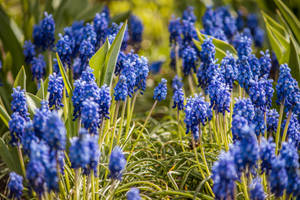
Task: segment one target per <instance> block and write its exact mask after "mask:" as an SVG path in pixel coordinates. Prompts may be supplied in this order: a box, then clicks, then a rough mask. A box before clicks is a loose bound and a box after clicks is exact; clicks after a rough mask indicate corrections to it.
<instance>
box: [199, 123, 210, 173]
mask: <svg viewBox="0 0 300 200" xmlns="http://www.w3.org/2000/svg"><path fill="white" fill-rule="evenodd" d="M199 131H200V132H201V124H199ZM202 135H203V134H200V137H199V144H200V145H199V146H200V151H201V156H202V160H203V162H204V165H205V169H206V172H207V174H208V176H210V171H209V168H208V165H207V162H206V158H205V153H204V146H203V144H202Z"/></svg>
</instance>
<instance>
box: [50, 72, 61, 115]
mask: <svg viewBox="0 0 300 200" xmlns="http://www.w3.org/2000/svg"><path fill="white" fill-rule="evenodd" d="M47 90H48V92H49V107H50V108H54V109H56V110H59V109H60V108H61V107H63V106H64V104H63V103H62V97H63V90H64V82H63V78H62V77H61V76H60V75H58V74H56V73H53V74H51V75H50V76H49V82H48V89H47Z"/></svg>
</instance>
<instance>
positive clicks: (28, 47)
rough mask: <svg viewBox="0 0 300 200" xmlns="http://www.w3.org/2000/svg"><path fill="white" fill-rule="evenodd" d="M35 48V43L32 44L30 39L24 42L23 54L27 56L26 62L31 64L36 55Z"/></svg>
mask: <svg viewBox="0 0 300 200" xmlns="http://www.w3.org/2000/svg"><path fill="white" fill-rule="evenodd" d="M34 48H35V47H34V44H32V43H31V41H30V40H26V41H25V42H24V46H23V54H24V56H25V62H26V63H27V64H30V63H31V61H32V59H33V58H34V56H35V49H34Z"/></svg>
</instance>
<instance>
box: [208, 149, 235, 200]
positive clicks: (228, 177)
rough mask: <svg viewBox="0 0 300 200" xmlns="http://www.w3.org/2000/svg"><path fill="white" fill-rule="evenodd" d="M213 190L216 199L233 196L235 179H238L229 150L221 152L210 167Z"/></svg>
mask: <svg viewBox="0 0 300 200" xmlns="http://www.w3.org/2000/svg"><path fill="white" fill-rule="evenodd" d="M212 179H213V182H214V185H213V191H214V194H215V197H216V199H226V198H233V197H234V189H235V181H236V180H238V176H237V171H236V168H235V165H234V161H233V157H232V155H231V153H230V152H221V155H220V158H219V160H217V161H216V162H215V163H214V165H213V167H212Z"/></svg>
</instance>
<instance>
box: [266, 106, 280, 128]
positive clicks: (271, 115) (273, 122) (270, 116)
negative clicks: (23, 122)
mask: <svg viewBox="0 0 300 200" xmlns="http://www.w3.org/2000/svg"><path fill="white" fill-rule="evenodd" d="M266 114H267V116H266V117H267V130H268V132H270V133H274V132H276V129H277V124H278V118H279V114H278V112H277V110H276V109H271V110H269V109H268V110H267V113H266Z"/></svg>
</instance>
